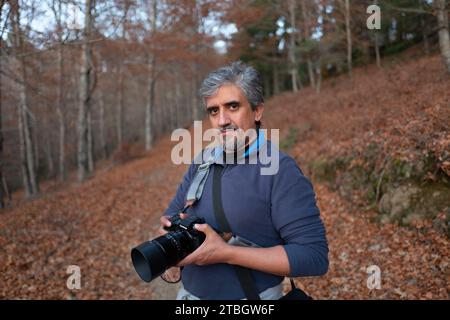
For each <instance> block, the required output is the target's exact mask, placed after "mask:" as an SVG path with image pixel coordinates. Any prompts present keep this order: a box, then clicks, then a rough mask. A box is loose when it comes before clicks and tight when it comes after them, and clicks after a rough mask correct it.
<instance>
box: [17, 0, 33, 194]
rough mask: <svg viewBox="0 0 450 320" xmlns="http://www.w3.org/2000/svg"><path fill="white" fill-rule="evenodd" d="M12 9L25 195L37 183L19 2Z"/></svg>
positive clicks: (31, 192) (31, 190)
mask: <svg viewBox="0 0 450 320" xmlns="http://www.w3.org/2000/svg"><path fill="white" fill-rule="evenodd" d="M10 5H11V10H12V15H11V18H12V26H13V33H14V34H13V38H14V40H13V41H14V46H15V48H16V50H17V51H16V53H17V54H18V55H19V58H17V59H18V65H19V69H20V71H19V73H18V74H19V77H20V84H19V92H20V93H19V98H20V103H19V105H18V120H19V121H18V125H19V138H20V142H19V144H20V153H21V163H22V175H23V182H24V187H25V194H26V196H27V197H28V196H31V195H33V194H36V193H38V192H39V185H38V181H37V177H36V170H35V159H34V158H35V156H34V149H33V139H32V138H33V137H32V130H31V126H30V111H29V104H28V92H27V90H28V88H27V84H26V81H27V74H26V62H25V55H23V54H22V53H23V39H22V36H23V34H22V30H21V29H20V10H19V2H18V1H12V2H11V4H10Z"/></svg>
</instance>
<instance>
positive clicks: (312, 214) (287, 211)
mask: <svg viewBox="0 0 450 320" xmlns="http://www.w3.org/2000/svg"><path fill="white" fill-rule="evenodd" d="M200 95H201V98H202V100H203V102H204V103H205V106H206V111H207V113H208V116H209V119H210V121H211V124H212V127H213V128H216V129H218V130H220V137H221V142H222V150H223V156H224V157H226V158H227V159H228V157H227V155H230V154H232V155H234V157H232V158H234V160H239V159H241V158H242V157H247V158H250V157H257V158H256V159H258V157H259V156H260V154H263V153H267V152H268V151H270V150H273V148H272V145H271V142H270V141H269V140H266V139H262V140H261V135H258V129H259V126H260V123H261V118H262V115H263V111H264V100H263V94H262V85H261V79H260V76H259V74H258V73H257V71H256V70H255V69H254V68H252V67H249V66H247V65H245V64H244V63H242V62H233V63H231V64H230V65H227V66H224V67H222V68H220V69H218V70H216V71H214V72H212V73H211V74H209V75H208V76H207V77H206V79H205V80H204V81H203V83H202V87H201V89H200ZM251 129H254V130H253V132H256V134H247V135H244V134H242V132H247V131H249V130H250V132H252V131H251ZM255 146H256V147H255ZM222 150H221V152H222ZM242 150H245V152H239V151H242ZM263 150H264V152H262V151H263ZM272 152H273V151H272ZM276 152H277V159H278V160H279V169H278V172H276V174H273V175H262V174H261V170H260V169H261V167H263V166H264V164H262V163H261V162H262V161H256V164H250V163H251V162H250V161H248V162H250V163H244V164H242V163H240V162H237V161H234V162H233V163H228V161H226V162H225V163H223V162H222V164H214V165H212V166H211V171H212V172H213V171H214V170H217V169H216V167H217V166H220V165H222V166H223V171H222V176H221V177H222V178H221V189H222V192H221V194H222V204H223V209H224V212H225V216H226V219H227V220H228V223H229V225H230V228H231V230H232V232H233V233H234V234H237V235H239V236H241V237H243V238H245V239H247V240H249V241H251V242H253V243H255V244H257V245H259V246H261V247H260V248H255V247H245V246H234V245H231V244H229V243H227V242H226V241H225V240H224V239H223V238H222V237H221V236H219V234H218V233H216V232H215V231H214V230H213V228H216V229H219V230H220V228H219V226H218V223H217V221H216V219H215V215H214V210H213V199H212V177H213V175H212V174H209V175H208V177H207V179H206V182H205V185H204V189H203V194H202V197H201V198H200V200H199V201H198V202H197V203H195V204H194V205H193V206H192V207H191V208H189V209H188V210H187V211H186V214H193V215H196V216H199V217H203V218H204V219H205V221H206V224H198V225H196V229H197V230H199V231H201V232H204V233H205V235H206V239H205V241H204V242H203V244H202V245H201V246H200V247H199V248H198V249H197V250H195V251H194V252H193V253H192V254H190V255H188V256H187V257H186V258H185V259H184V260H182V261H181V262H180V263H179V265H178V266H184V268H183V270H182V274H181V280H182V285H183V287H182V288H181V290H180V292H179V294H178V297H177V298H178V299H245V297H246V295H245V293H244V290H243V288H242V286H241V283H240V282H239V279H238V277H237V276H236V270H235V267H234V266H241V267H245V268H248V269H250V270H251V276H252V279H253V280H254V282H255V284H256V288H257V291H258V293H259V296H260V297H261V299H278V298H280V297H281V296H282V281H283V278H284V277H285V276H290V277H298V276H318V275H323V274H325V273H326V272H327V270H328V245H327V240H326V236H325V228H324V225H323V223H322V221H321V218H320V212H319V209H318V207H317V205H316V200H315V194H314V191H313V187H312V185H311V183H310V181H309V180H308V179H307V178H306V177H305V176H304V175H303V173H302V171H301V170H300V168H299V167H298V166H297V165H296V162H295V160H293V159H292V158H291V157H289V156H288V155H286V154H284V153H282V152H280V151H278V149H276ZM269 155H270V154H269ZM238 158H239V159H238ZM196 168H197V166H196V165H194V164H192V165H191V166H190V168H189V170H188V172H187V173H186V174H185V175H184V179H183V182H182V183H181V184H180V186H179V188H178V190H177V193H176V195H175V197H174V198H173V200H172V201H171V203H170V205H169V207H168V208H167V210H166V212H165V216H163V217H162V218H161V229H160V232H161V233H164V231H163V229H162V228H163V227H164V226H169V225H170V222H169V220H168V216H171V215H173V214H177V213H180V211H181V210H182V208H183V207H184V206H185V202H186V194H187V190H188V189H189V186H190V184H191V182H192V179H193V178H194V176H195V173H196Z"/></svg>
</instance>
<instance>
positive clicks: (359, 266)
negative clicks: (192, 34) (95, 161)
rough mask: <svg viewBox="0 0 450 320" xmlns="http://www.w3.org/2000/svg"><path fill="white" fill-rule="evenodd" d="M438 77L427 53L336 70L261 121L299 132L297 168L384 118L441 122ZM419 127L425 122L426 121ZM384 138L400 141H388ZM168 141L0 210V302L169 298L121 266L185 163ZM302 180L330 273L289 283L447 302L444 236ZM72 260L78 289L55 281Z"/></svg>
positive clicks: (154, 221)
mask: <svg viewBox="0 0 450 320" xmlns="http://www.w3.org/2000/svg"><path fill="white" fill-rule="evenodd" d="M449 83H450V81H449V78H448V76H446V75H445V73H444V71H443V68H442V65H441V61H440V57H439V56H438V55H433V56H430V57H420V58H414V59H410V60H409V61H407V62H396V63H393V64H392V65H384V67H383V69H382V70H377V69H376V67H374V66H369V67H363V68H358V69H356V70H355V71H354V75H353V81H350V80H348V81H347V79H346V76H341V77H339V78H335V79H330V80H327V81H325V82H324V83H323V87H322V92H321V94H320V95H319V94H316V93H315V92H314V90H313V89H311V88H307V89H305V90H302V91H301V92H299V93H298V94H294V93H286V94H282V95H280V96H277V97H274V98H272V99H270V101H268V102H267V104H266V114H265V115H264V118H263V120H264V121H263V125H264V126H265V127H268V128H280V129H281V137H282V139H283V137H286V136H287V135H288V132H289V130H291V128H293V127H295V128H298V129H299V131H298V139H296V141H295V143H294V144H293V145H292V146H291V147H290V149H289V153H290V154H291V155H292V156H294V157H295V158H296V159H297V161H298V163H299V165H300V167H301V168H303V167H306V166H307V163H308V162H309V161H312V160H313V159H314V158H315V157H318V156H320V155H321V154H325V153H328V154H330V155H332V154H333V152H335V150H336V148H338V149H342V148H352V147H354V146H355V145H356V146H358V145H361V144H364V143H367V139H368V138H367V137H368V136H367V135H366V134H367V133H368V132H370V131H371V130H372V129H371V128H372V127H373V126H376V127H378V128H384V127H386V126H388V125H389V124H388V122H389V121H388V120H386V119H397V120H396V121H398V123H397V125H398V126H399V127H401V128H405V127H407V124H408V123H409V122H411V120H413V119H416V117H415V115H416V114H418V113H423V112H425V113H426V112H431V113H432V114H433V115H436V117H437V118H439V119H440V118H442V117H443V118H444V119H446V117H447V116H448V112H449V111H448V109H450V103H449V101H450V100H449V92H450V84H449ZM426 114H427V113H426ZM381 116H385V117H386V119H384V118H380V117H381ZM408 117H410V118H408ZM383 119H384V120H383ZM423 122H425V124H423V125H424V126H426V123H427V118H425V119H424V120H423ZM448 123H449V122H447V124H448ZM419 125H420V123H419ZM305 128H306V129H305ZM412 129H413V128H411V130H412ZM405 130H407V129H405ZM373 132H375V131H373ZM447 133H448V131H447ZM447 133H445V132H444V135H440V136H439V137H438V138H439V139H441V140H437V141H440V142H442V137H444V138H447V137H448V135H447ZM380 134H383V130H381V131H380ZM375 135H376V134H375ZM406 135H407V134H406ZM403 136H405V135H403ZM364 137H366V140H364ZM375 138H376V137H375ZM375 138H374V139H375ZM388 140H389V138H386V141H388ZM389 141H390V140H389ZM391 143H393V144H394V145H395V144H396V145H397V146H399V144H398V141H397V140H395V139H394V140H392V141H391ZM405 144H408V142H405ZM172 146H173V142H171V141H170V137H169V136H166V137H164V138H161V139H160V140H158V141H157V143H156V144H155V147H154V148H153V149H152V150H151V151H150V152H148V153H146V154H145V155H144V156H142V157H140V158H138V159H134V160H132V161H129V162H126V163H124V164H120V165H115V166H112V165H110V166H108V165H104V166H103V167H102V168H100V169H98V170H97V171H96V173H95V176H94V177H92V178H91V179H89V180H88V181H86V182H84V183H82V184H77V183H72V184H70V185H64V186H62V185H60V184H58V183H47V184H43V187H42V189H43V192H42V194H41V195H40V196H39V197H36V198H35V199H33V200H30V201H23V202H21V203H19V204H16V205H15V206H14V207H11V208H8V209H3V210H2V211H1V212H0V298H2V299H30V298H31V299H174V298H175V295H176V288H177V287H176V286H174V285H169V284H165V283H164V282H162V281H161V280H159V279H158V280H155V281H154V282H152V283H150V284H147V283H145V282H143V281H141V280H140V279H139V278H138V276H137V275H136V273H135V271H134V270H133V267H132V265H131V261H130V249H131V248H132V247H134V246H136V245H137V244H139V243H141V242H142V241H144V240H146V239H152V238H154V237H156V236H157V229H158V226H159V223H158V221H159V216H160V215H161V213H162V212H163V211H164V210H165V208H166V206H167V204H168V202H169V201H170V199H171V197H172V196H173V195H174V192H175V191H176V188H177V186H178V184H179V183H180V181H181V178H182V175H183V173H184V171H185V170H186V169H187V166H185V165H181V166H176V165H173V164H172V162H171V160H170V154H171V148H172ZM306 172H308V171H306ZM307 175H308V174H307ZM312 180H313V184H314V188H315V191H316V193H317V200H318V205H319V207H320V210H321V215H322V217H323V219H324V222H325V225H326V230H327V239H328V242H329V249H330V254H329V258H330V268H329V271H328V273H327V274H326V275H325V276H323V277H310V278H298V279H296V281H297V284H298V285H299V286H301V287H302V288H304V289H305V290H306V291H307V292H308V293H309V294H311V295H312V296H313V297H314V298H316V299H383V298H385V299H449V293H450V283H449V257H450V246H449V240H448V238H447V237H446V236H445V235H444V234H441V233H439V232H437V231H435V230H434V229H433V228H429V227H427V222H426V221H424V222H421V223H418V224H417V225H416V226H415V227H408V228H406V227H400V226H398V225H396V224H393V223H384V224H381V223H375V222H372V221H373V217H374V216H375V215H377V212H376V211H374V210H362V209H361V207H360V206H357V205H355V204H354V203H353V202H351V201H349V200H348V199H346V198H345V197H342V196H341V195H340V194H339V193H338V192H337V191H334V190H333V189H332V188H330V186H329V185H328V184H326V183H323V182H321V181H318V180H316V179H315V178H314V177H312ZM14 197H15V198H16V197H18V195H14ZM71 265H76V266H79V268H80V272H81V288H80V289H79V290H69V289H68V287H67V285H66V284H67V281H68V278H69V276H70V274H69V273H68V267H69V266H71ZM372 265H376V266H378V267H379V269H380V271H381V287H380V289H368V286H367V281H368V276H369V274H368V273H367V268H368V267H369V266H372Z"/></svg>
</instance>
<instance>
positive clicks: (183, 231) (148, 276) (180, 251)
mask: <svg viewBox="0 0 450 320" xmlns="http://www.w3.org/2000/svg"><path fill="white" fill-rule="evenodd" d="M169 220H170V222H171V225H170V227H164V229H165V230H166V231H168V233H166V234H165V235H162V236H159V237H158V238H155V239H153V240H151V241H146V242H144V243H142V244H140V245H139V246H137V247H135V248H133V249H132V250H131V261H132V262H133V266H134V269H135V270H136V272H137V274H138V275H139V277H140V278H141V279H142V280H144V281H145V282H150V281H152V280H153V279H155V278H157V277H158V276H160V275H161V274H163V273H164V272H165V271H166V270H167V269H169V268H171V267H173V266H175V265H177V264H178V263H179V262H180V261H181V260H183V259H184V258H185V257H186V256H188V255H189V254H191V253H192V252H194V251H195V249H197V248H198V247H199V246H200V245H201V244H202V243H203V241H205V237H206V236H205V234H204V233H203V232H200V231H197V230H196V229H195V228H194V225H195V224H197V223H198V224H201V223H205V220H204V219H203V218H199V217H196V216H188V217H187V218H185V219H181V217H180V215H179V214H176V215H174V216H172V217H171V218H169Z"/></svg>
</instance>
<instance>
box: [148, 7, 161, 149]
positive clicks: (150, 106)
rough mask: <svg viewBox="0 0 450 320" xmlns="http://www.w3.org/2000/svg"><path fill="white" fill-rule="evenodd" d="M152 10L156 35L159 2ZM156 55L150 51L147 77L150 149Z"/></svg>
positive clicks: (153, 28)
mask: <svg viewBox="0 0 450 320" xmlns="http://www.w3.org/2000/svg"><path fill="white" fill-rule="evenodd" d="M151 4H152V6H151V7H152V9H151V10H152V12H151V14H149V17H150V25H151V32H152V34H153V35H155V31H156V19H157V14H158V12H157V9H158V7H157V2H156V0H152V3H151ZM155 68H156V55H155V53H154V52H149V53H148V70H149V71H148V79H147V81H148V82H147V86H148V88H147V104H146V108H145V150H150V149H151V147H152V145H153V126H152V121H153V113H154V112H153V108H154V104H155V84H156V72H155Z"/></svg>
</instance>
